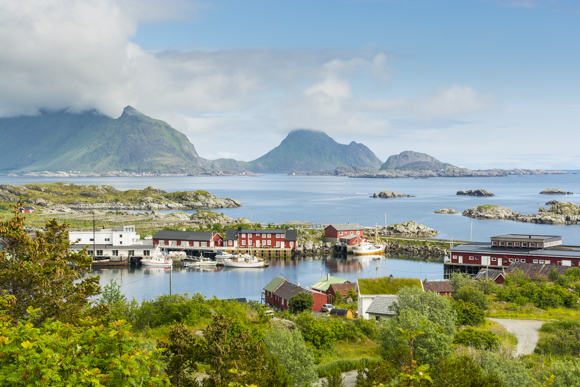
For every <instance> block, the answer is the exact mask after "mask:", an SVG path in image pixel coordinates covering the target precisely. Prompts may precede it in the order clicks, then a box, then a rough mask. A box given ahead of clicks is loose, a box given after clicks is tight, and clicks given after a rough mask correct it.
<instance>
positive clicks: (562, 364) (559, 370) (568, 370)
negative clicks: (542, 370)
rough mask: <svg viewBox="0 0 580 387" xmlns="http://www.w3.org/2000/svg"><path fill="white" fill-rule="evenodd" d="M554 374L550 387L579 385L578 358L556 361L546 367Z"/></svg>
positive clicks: (579, 360)
mask: <svg viewBox="0 0 580 387" xmlns="http://www.w3.org/2000/svg"><path fill="white" fill-rule="evenodd" d="M550 374H551V375H554V383H553V384H552V387H580V359H578V358H574V359H571V360H563V361H557V362H554V363H553V364H552V366H551V367H549V368H548V376H549V375H550Z"/></svg>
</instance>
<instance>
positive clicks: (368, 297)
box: [357, 277, 423, 319]
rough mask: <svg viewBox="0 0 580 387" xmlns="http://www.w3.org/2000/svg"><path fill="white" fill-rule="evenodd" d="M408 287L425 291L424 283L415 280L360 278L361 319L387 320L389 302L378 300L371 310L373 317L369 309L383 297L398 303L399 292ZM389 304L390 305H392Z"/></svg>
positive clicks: (359, 308) (359, 311) (359, 301)
mask: <svg viewBox="0 0 580 387" xmlns="http://www.w3.org/2000/svg"><path fill="white" fill-rule="evenodd" d="M408 286H415V287H418V288H421V289H423V286H422V282H421V280H419V279H415V278H393V277H381V278H359V279H358V280H357V288H358V315H359V318H364V319H370V318H376V317H377V316H379V318H387V317H388V316H389V315H388V313H387V312H388V311H387V310H385V305H387V301H384V300H382V301H381V300H378V301H377V304H376V305H375V306H374V307H373V309H371V310H372V311H373V315H372V316H371V314H369V312H368V309H369V308H370V306H371V305H372V303H373V302H374V299H375V298H377V297H379V296H381V297H387V298H389V297H390V298H389V299H394V300H395V301H390V303H392V302H396V298H395V297H397V296H396V294H397V292H398V291H399V290H400V289H402V288H404V287H408ZM390 303H389V305H390Z"/></svg>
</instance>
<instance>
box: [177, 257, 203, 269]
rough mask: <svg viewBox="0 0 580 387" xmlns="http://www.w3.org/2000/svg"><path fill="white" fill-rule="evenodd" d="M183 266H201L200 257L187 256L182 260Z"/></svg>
mask: <svg viewBox="0 0 580 387" xmlns="http://www.w3.org/2000/svg"><path fill="white" fill-rule="evenodd" d="M181 264H182V265H183V267H199V259H196V258H186V259H184V260H182V261H181Z"/></svg>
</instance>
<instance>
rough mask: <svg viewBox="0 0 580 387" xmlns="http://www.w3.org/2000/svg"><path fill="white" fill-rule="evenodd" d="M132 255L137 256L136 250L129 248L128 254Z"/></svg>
mask: <svg viewBox="0 0 580 387" xmlns="http://www.w3.org/2000/svg"><path fill="white" fill-rule="evenodd" d="M127 255H129V256H130V257H133V256H135V250H129V252H128V254H127Z"/></svg>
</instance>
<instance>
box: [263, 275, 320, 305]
mask: <svg viewBox="0 0 580 387" xmlns="http://www.w3.org/2000/svg"><path fill="white" fill-rule="evenodd" d="M299 293H308V294H312V297H313V298H314V305H312V310H313V311H319V310H320V308H322V305H324V304H326V303H327V296H326V294H324V293H321V292H317V291H316V290H312V289H307V288H303V287H302V286H299V285H294V284H293V283H291V282H289V281H287V280H286V279H285V278H282V277H279V276H276V277H274V279H273V280H272V281H270V282H269V283H268V285H266V286H265V287H264V302H265V303H266V304H268V305H270V306H271V307H273V308H274V309H276V310H286V309H288V307H289V305H288V304H289V302H290V299H291V298H292V297H293V296H295V295H297V294H299Z"/></svg>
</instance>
